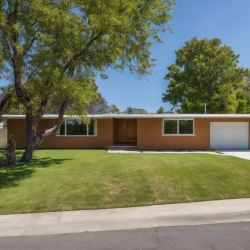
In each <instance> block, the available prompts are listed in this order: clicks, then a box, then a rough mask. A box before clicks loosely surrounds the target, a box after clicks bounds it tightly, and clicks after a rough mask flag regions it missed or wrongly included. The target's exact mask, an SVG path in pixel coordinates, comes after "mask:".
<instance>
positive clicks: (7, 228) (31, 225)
mask: <svg viewBox="0 0 250 250" xmlns="http://www.w3.org/2000/svg"><path fill="white" fill-rule="evenodd" d="M246 221H250V199H233V200H221V201H204V202H195V203H182V204H168V205H157V206H147V207H133V208H116V209H100V210H80V211H67V212H54V213H37V214H35V213H34V214H13V215H1V216H0V237H6V236H28V235H50V234H65V233H77V232H85V231H106V230H121V229H136V228H149V227H160V226H178V225H201V224H215V223H228V222H246Z"/></svg>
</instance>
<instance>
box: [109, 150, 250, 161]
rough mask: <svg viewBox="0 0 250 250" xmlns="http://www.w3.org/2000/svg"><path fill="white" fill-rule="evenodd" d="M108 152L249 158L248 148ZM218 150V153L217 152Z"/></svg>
mask: <svg viewBox="0 0 250 250" xmlns="http://www.w3.org/2000/svg"><path fill="white" fill-rule="evenodd" d="M107 152H108V153H143V154H146V153H148V154H164V153H166V154H197V153H198V154H214V155H221V156H226V155H229V156H235V157H239V158H242V159H245V160H250V150H223V149H221V150H219V149H218V150H217V151H204V150H193V151H187V150H183V151H177V150H108V151H107ZM217 152H220V153H222V154H220V153H217Z"/></svg>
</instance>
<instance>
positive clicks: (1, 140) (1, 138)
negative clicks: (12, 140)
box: [0, 122, 7, 148]
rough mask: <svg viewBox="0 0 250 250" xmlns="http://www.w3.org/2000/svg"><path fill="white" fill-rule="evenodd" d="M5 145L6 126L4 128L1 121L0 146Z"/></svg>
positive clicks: (3, 146)
mask: <svg viewBox="0 0 250 250" xmlns="http://www.w3.org/2000/svg"><path fill="white" fill-rule="evenodd" d="M6 147H7V128H4V126H3V122H0V148H6Z"/></svg>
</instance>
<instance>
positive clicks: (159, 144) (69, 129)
mask: <svg viewBox="0 0 250 250" xmlns="http://www.w3.org/2000/svg"><path fill="white" fill-rule="evenodd" d="M4 117H5V118H7V119H8V133H9V134H14V135H15V136H17V147H19V148H20V147H25V140H26V139H25V138H26V127H25V116H23V115H19V116H17V115H5V116H4ZM56 118H57V116H56V115H44V116H43V118H42V119H41V121H40V123H39V126H38V129H37V133H39V132H41V131H42V130H43V129H46V128H48V127H49V126H50V125H51V124H52V123H53V122H54V121H55V119H56ZM64 118H65V122H64V123H63V125H62V126H61V128H60V129H59V131H58V133H57V134H56V133H55V134H52V135H50V136H48V137H47V138H46V139H45V140H44V141H43V142H42V144H41V145H40V147H41V148H107V147H108V148H109V147H111V148H112V147H113V148H114V146H115V147H117V148H119V147H121V148H122V147H123V148H124V146H128V147H129V146H130V147H132V148H138V149H142V150H164V149H165V150H178V149H194V150H195V149H201V150H206V149H249V136H250V133H249V123H250V114H242V115H241V114H226V115H224V114H214V115H213V114H194V115H192V114H186V115H185V114H159V115H156V114H105V115H93V116H90V118H91V123H90V124H89V125H85V124H82V123H81V121H80V120H79V119H78V118H77V117H67V116H65V117H64ZM125 148H126V147H125Z"/></svg>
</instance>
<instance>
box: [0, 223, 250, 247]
mask: <svg viewBox="0 0 250 250" xmlns="http://www.w3.org/2000/svg"><path fill="white" fill-rule="evenodd" d="M0 249H1V250H27V249H29V250H33V249H34V250H55V249H60V250H72V249H74V250H78V249H79V250H80V249H81V250H85V249H86V250H92V249H94V250H95V249H101V250H108V249H109V250H111V249H115V250H137V249H138V250H139V249H143V250H149V249H157V250H158V249H160V250H161V249H162V250H177V249H178V250H179V249H181V250H183V249H185V250H189V249H190V250H196V249H197V250H207V249H212V250H217V249H218V250H224V249H225V250H231V249H232V250H241V249H242V250H243V249H244V250H249V249H250V222H242V223H225V224H215V225H213V224H211V225H198V226H175V227H159V228H147V229H133V230H117V231H103V232H85V233H74V234H59V235H47V236H23V237H4V238H0Z"/></svg>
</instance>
